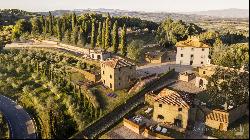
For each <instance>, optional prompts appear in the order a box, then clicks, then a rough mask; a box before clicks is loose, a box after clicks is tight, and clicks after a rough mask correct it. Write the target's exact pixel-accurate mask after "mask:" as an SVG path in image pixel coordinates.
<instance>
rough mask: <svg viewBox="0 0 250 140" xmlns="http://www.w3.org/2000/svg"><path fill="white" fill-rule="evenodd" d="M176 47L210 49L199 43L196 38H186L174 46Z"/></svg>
mask: <svg viewBox="0 0 250 140" xmlns="http://www.w3.org/2000/svg"><path fill="white" fill-rule="evenodd" d="M175 46H176V47H195V48H210V47H209V46H208V45H207V44H205V43H203V42H201V41H199V39H198V38H195V37H193V38H188V39H187V40H185V41H179V42H177V43H176V45H175Z"/></svg>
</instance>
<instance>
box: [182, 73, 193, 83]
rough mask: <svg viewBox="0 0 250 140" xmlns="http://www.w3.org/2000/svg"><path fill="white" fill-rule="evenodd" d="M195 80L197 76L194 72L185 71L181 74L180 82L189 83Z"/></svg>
mask: <svg viewBox="0 0 250 140" xmlns="http://www.w3.org/2000/svg"><path fill="white" fill-rule="evenodd" d="M194 78H195V74H194V72H192V71H185V72H182V73H180V74H179V80H181V81H185V82H189V81H191V80H193V79H194Z"/></svg>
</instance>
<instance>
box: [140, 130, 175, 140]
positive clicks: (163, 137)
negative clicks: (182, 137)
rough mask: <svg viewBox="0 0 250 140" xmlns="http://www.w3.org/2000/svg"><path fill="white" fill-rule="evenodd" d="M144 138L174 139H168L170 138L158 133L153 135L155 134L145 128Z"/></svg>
mask: <svg viewBox="0 0 250 140" xmlns="http://www.w3.org/2000/svg"><path fill="white" fill-rule="evenodd" d="M143 134H144V136H145V137H147V138H148V137H155V138H156V139H174V138H172V137H170V136H166V135H162V134H160V133H155V132H152V131H150V130H149V129H148V128H146V129H145V130H144V133H143Z"/></svg>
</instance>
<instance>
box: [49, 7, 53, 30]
mask: <svg viewBox="0 0 250 140" xmlns="http://www.w3.org/2000/svg"><path fill="white" fill-rule="evenodd" d="M52 18H53V17H52V15H51V12H50V11H49V33H50V34H51V35H53V19H52Z"/></svg>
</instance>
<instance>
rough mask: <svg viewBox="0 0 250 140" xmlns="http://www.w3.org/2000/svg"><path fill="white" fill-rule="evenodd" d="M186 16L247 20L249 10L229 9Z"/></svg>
mask: <svg viewBox="0 0 250 140" xmlns="http://www.w3.org/2000/svg"><path fill="white" fill-rule="evenodd" d="M186 14H195V15H206V16H212V17H219V18H248V17H249V10H248V9H235V8H231V9H223V10H208V11H199V12H189V13H186Z"/></svg>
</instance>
